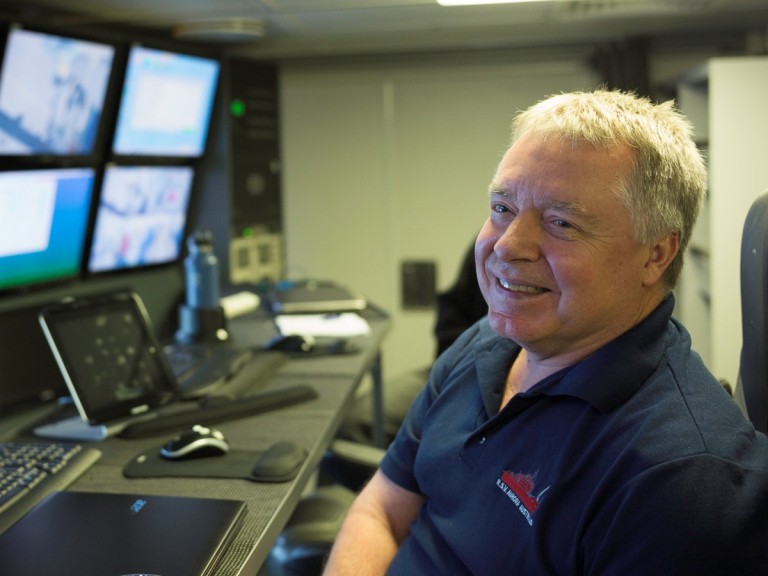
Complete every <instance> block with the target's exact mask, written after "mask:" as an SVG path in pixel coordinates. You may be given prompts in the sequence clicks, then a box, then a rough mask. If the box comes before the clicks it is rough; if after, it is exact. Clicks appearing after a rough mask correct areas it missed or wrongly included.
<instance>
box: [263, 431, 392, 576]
mask: <svg viewBox="0 0 768 576" xmlns="http://www.w3.org/2000/svg"><path fill="white" fill-rule="evenodd" d="M383 456H384V450H383V449H381V448H375V447H373V446H367V445H365V444H360V443H357V442H350V441H347V440H341V439H336V440H334V441H333V442H332V443H331V446H330V447H329V448H328V450H327V452H326V455H325V457H324V459H323V462H322V464H321V466H320V480H319V484H320V485H319V486H318V487H317V489H316V490H314V491H313V492H312V493H310V494H309V495H307V496H305V497H303V498H302V499H301V500H300V501H299V504H298V505H297V506H296V510H295V511H294V513H293V514H292V515H291V518H290V519H289V520H288V524H287V525H286V527H285V528H284V529H283V531H282V532H281V533H280V536H278V538H277V541H276V542H275V544H274V546H273V547H272V549H271V550H270V552H269V555H268V557H267V560H266V562H265V566H264V568H263V569H262V571H261V572H260V573H259V576H319V575H320V574H321V573H322V570H323V566H324V564H325V560H326V558H327V556H328V554H329V553H330V551H331V546H333V542H334V540H335V539H336V535H337V534H338V532H339V529H340V528H341V524H342V522H343V520H344V517H345V516H346V514H347V510H348V509H349V507H350V505H351V504H352V501H353V500H354V499H355V496H356V494H357V492H358V491H359V490H360V489H361V488H362V487H363V485H364V484H365V482H366V481H367V480H368V478H370V476H371V475H372V474H373V473H374V471H375V470H376V468H377V466H378V463H379V462H380V460H381V458H382V457H383Z"/></svg>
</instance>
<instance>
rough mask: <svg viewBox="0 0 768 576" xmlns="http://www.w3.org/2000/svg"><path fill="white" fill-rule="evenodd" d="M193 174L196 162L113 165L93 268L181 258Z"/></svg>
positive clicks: (102, 204) (131, 266) (99, 219)
mask: <svg viewBox="0 0 768 576" xmlns="http://www.w3.org/2000/svg"><path fill="white" fill-rule="evenodd" d="M193 176H194V172H193V168H192V167H191V166H118V165H115V164H111V165H108V166H107V167H106V168H105V170H104V177H103V181H102V186H101V195H100V197H99V203H98V209H97V211H96V219H95V222H94V228H93V238H92V241H91V249H90V256H89V259H88V271H89V272H92V273H99V272H113V271H117V270H126V269H136V268H142V267H147V266H156V265H160V264H168V263H172V262H176V261H178V259H179V257H180V256H181V253H182V248H183V241H184V234H185V232H186V225H187V216H188V208H189V200H190V196H191V191H192V181H193Z"/></svg>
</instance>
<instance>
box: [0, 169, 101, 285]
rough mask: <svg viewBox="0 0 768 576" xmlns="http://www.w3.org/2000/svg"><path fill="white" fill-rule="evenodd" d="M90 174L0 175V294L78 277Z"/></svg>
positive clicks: (45, 171)
mask: <svg viewBox="0 0 768 576" xmlns="http://www.w3.org/2000/svg"><path fill="white" fill-rule="evenodd" d="M93 181H94V170H93V169H91V168H50V169H40V170H11V171H1V172H0V290H6V289H9V288H21V287H25V288H26V287H32V286H36V285H40V284H49V283H52V282H55V281H61V280H65V279H71V278H74V277H77V276H79V274H80V270H81V262H82V257H83V246H84V243H85V237H86V231H87V228H88V215H89V210H90V206H91V195H92V191H93Z"/></svg>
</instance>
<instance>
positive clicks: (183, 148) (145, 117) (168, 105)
mask: <svg viewBox="0 0 768 576" xmlns="http://www.w3.org/2000/svg"><path fill="white" fill-rule="evenodd" d="M219 67H220V66H219V62H218V61H216V60H212V59H209V58H201V57H198V56H190V55H187V54H179V53H174V52H168V51H162V50H155V49H151V48H145V47H142V46H138V45H134V46H132V47H131V49H130V51H129V54H128V63H127V65H126V71H125V79H124V83H123V90H122V97H121V100H120V106H119V109H118V114H117V125H116V127H115V135H114V141H113V146H112V153H113V154H115V155H118V156H161V157H184V158H197V157H199V156H201V155H202V153H203V151H204V150H205V144H206V139H207V135H208V127H209V123H210V118H211V110H212V107H213V101H214V97H215V94H216V86H217V82H218V76H219Z"/></svg>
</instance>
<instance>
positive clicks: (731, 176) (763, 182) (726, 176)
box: [709, 57, 768, 383]
mask: <svg viewBox="0 0 768 576" xmlns="http://www.w3.org/2000/svg"><path fill="white" fill-rule="evenodd" d="M709 110H710V113H709V136H710V143H709V150H710V162H709V165H710V189H711V194H710V241H711V258H712V260H711V269H712V280H711V294H712V346H711V349H712V351H711V355H712V362H711V366H710V368H711V369H712V370H713V372H714V373H715V375H716V376H718V377H724V378H726V379H727V380H729V381H730V382H732V383H735V382H736V377H737V374H738V363H739V354H740V351H741V308H740V298H741V294H740V283H739V259H740V247H741V233H742V229H743V227H744V219H745V218H746V215H747V211H748V209H749V206H750V204H751V203H752V201H753V200H754V199H755V198H756V197H757V196H758V195H759V194H760V193H761V192H763V191H764V190H766V189H768V146H766V138H768V58H766V57H743V58H715V59H712V60H711V61H710V63H709Z"/></svg>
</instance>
